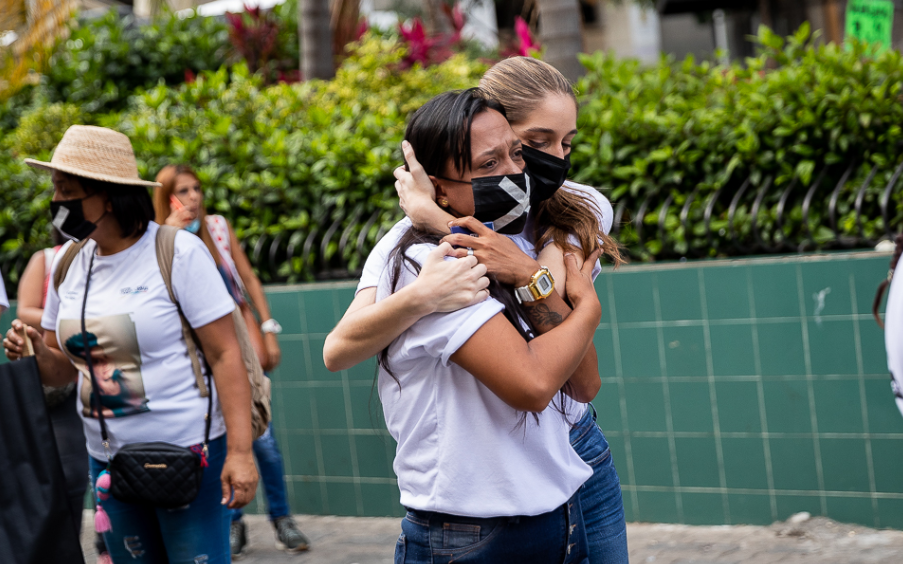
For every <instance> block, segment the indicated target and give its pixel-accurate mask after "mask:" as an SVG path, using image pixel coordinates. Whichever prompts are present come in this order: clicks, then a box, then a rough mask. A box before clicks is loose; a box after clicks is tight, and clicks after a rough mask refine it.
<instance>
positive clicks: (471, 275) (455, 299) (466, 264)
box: [412, 243, 489, 312]
mask: <svg viewBox="0 0 903 564" xmlns="http://www.w3.org/2000/svg"><path fill="white" fill-rule="evenodd" d="M450 255H451V256H453V255H454V249H452V247H451V245H449V244H448V243H441V244H440V245H439V246H438V247H436V248H435V249H433V250H432V251H430V253H429V254H428V255H427V256H426V259H425V260H424V261H423V265H422V267H421V269H420V274H418V275H417V280H416V281H415V282H414V283H413V284H412V285H416V287H417V288H419V289H420V290H421V292H422V296H423V300H424V303H428V304H431V306H432V308H431V309H433V311H441V312H448V311H457V310H459V309H461V308H464V307H467V306H470V305H473V304H476V303H480V302H482V301H483V300H485V299H486V298H488V297H489V290H488V289H487V288H489V278H487V277H486V267H485V266H483V265H481V264H479V263H478V261H477V259H476V257H468V256H465V257H464V258H459V259H456V260H445V257H447V256H450Z"/></svg>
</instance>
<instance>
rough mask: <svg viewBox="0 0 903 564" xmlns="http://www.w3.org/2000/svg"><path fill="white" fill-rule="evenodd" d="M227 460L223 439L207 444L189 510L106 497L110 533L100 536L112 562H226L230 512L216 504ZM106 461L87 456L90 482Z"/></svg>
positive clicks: (178, 563)
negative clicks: (198, 487)
mask: <svg viewBox="0 0 903 564" xmlns="http://www.w3.org/2000/svg"><path fill="white" fill-rule="evenodd" d="M225 461H226V436H225V435H223V436H222V437H220V438H218V439H214V440H212V441H210V443H208V456H207V462H208V463H209V466H208V467H207V468H204V478H203V480H202V481H201V491H200V493H199V494H198V496H197V498H195V500H194V501H192V502H191V504H189V505H188V506H187V507H184V508H179V509H157V508H155V507H148V506H143V505H134V504H131V503H124V502H121V501H119V500H117V499H115V498H114V497H112V496H110V497H109V498H108V499H106V500H104V501H102V502H101V503H102V505H103V508H104V511H106V513H107V515H109V517H110V523H111V524H112V525H113V530H111V531H108V532H106V533H104V534H103V538H104V541H105V542H106V545H107V548H108V550H109V551H110V557H111V558H112V559H113V562H114V563H115V564H122V563H126V562H128V563H131V564H155V563H158V562H168V563H169V564H228V563H229V562H231V561H232V554H231V552H230V551H229V510H228V509H227V508H226V506H225V505H221V504H220V500H222V498H223V490H222V486H221V483H220V474H222V472H223V464H224V463H225ZM106 467H107V463H106V462H103V461H100V460H97V459H96V458H94V457H91V483H92V484H93V483H94V481H95V480H96V479H97V475H98V474H100V472H101V471H103V470H104V468H106Z"/></svg>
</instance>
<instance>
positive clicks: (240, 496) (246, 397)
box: [195, 314, 257, 509]
mask: <svg viewBox="0 0 903 564" xmlns="http://www.w3.org/2000/svg"><path fill="white" fill-rule="evenodd" d="M195 333H196V334H197V336H198V339H199V340H200V341H201V348H202V349H203V350H204V356H205V358H206V359H207V362H208V363H209V364H210V368H211V369H212V370H213V380H214V382H215V384H216V391H217V396H218V398H219V403H220V406H221V407H222V410H223V419H224V420H225V423H226V432H227V436H228V450H227V452H226V463H225V465H224V466H223V473H222V485H223V500H222V503H223V505H225V504H227V503H228V505H229V508H231V509H236V508H239V507H242V506H244V505H247V504H248V503H249V502H250V501H251V499H252V498H253V497H254V492H255V491H257V467H256V466H254V455H253V454H252V452H251V443H252V439H251V386H250V384H249V383H248V374H247V372H245V364H244V362H242V359H241V352H240V350H241V349H240V348H239V345H238V338H237V337H236V336H235V325H234V324H233V322H232V315H231V314H229V315H226V316H223V317H221V318H219V319H217V320H216V321H213V322H211V323H208V324H207V325H204V326H203V327H198V328H197V329H195ZM230 499H231V502H230V501H229V500H230Z"/></svg>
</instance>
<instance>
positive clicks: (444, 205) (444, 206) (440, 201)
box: [439, 198, 448, 208]
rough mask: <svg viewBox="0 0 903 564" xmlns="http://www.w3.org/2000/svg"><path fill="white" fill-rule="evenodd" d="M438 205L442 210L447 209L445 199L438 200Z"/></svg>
mask: <svg viewBox="0 0 903 564" xmlns="http://www.w3.org/2000/svg"><path fill="white" fill-rule="evenodd" d="M439 205H440V206H442V207H443V208H447V207H448V200H446V199H445V198H439Z"/></svg>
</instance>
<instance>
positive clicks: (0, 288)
mask: <svg viewBox="0 0 903 564" xmlns="http://www.w3.org/2000/svg"><path fill="white" fill-rule="evenodd" d="M8 309H9V298H8V297H7V296H6V283H5V282H4V281H3V277H2V276H0V313H3V312H4V311H6V310H8Z"/></svg>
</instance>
